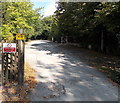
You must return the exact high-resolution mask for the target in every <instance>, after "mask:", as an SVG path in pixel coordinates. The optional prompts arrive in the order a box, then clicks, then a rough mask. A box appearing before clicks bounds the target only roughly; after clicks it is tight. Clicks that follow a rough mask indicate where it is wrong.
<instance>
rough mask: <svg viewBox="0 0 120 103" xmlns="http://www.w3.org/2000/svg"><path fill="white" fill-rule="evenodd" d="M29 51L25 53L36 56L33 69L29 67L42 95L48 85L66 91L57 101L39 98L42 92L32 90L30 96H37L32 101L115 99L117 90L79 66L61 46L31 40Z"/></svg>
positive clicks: (99, 76)
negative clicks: (33, 70)
mask: <svg viewBox="0 0 120 103" xmlns="http://www.w3.org/2000/svg"><path fill="white" fill-rule="evenodd" d="M31 47H33V48H34V49H32V48H31ZM30 48H31V49H30V51H27V52H29V53H30V52H33V53H34V54H36V57H35V58H36V59H35V61H36V65H34V66H33V64H32V63H31V66H33V68H34V69H35V70H36V71H37V72H36V73H37V75H36V78H37V81H38V85H39V86H41V85H44V88H43V89H42V90H43V91H44V92H45V91H47V90H49V84H50V85H51V86H56V85H62V86H63V87H64V89H65V90H64V91H66V92H65V94H64V93H63V92H62V93H63V95H61V96H60V97H59V99H58V97H56V98H55V97H54V96H53V95H52V96H51V94H50V95H47V96H43V97H42V95H45V94H44V93H43V92H42V93H43V94H39V93H38V92H37V91H38V88H40V87H36V89H34V95H41V97H39V98H37V97H36V98H35V99H36V100H38V101H39V100H61V101H62V100H63V101H66V100H73V101H84V100H86V101H105V100H109V101H110V100H117V96H118V94H117V93H118V92H117V88H116V87H113V86H112V84H110V83H109V82H108V80H107V78H106V77H105V76H104V75H103V74H102V73H100V72H98V71H97V70H95V69H94V68H92V67H91V66H88V65H86V64H85V63H83V62H82V61H81V60H80V58H79V57H76V56H74V55H73V53H72V52H68V51H67V49H64V48H63V47H62V46H61V45H58V44H56V43H52V42H46V43H44V42H43V41H42V43H41V41H35V42H31V43H30ZM29 53H28V54H29ZM76 53H77V52H76ZM27 58H28V59H29V57H27ZM45 88H47V90H46V89H45ZM61 91H62V90H61ZM48 92H49V91H48ZM59 92H60V91H59ZM56 93H58V91H56ZM53 94H54V93H53ZM54 95H55V96H57V95H58V94H54ZM110 95H111V96H110ZM40 98H41V99H40Z"/></svg>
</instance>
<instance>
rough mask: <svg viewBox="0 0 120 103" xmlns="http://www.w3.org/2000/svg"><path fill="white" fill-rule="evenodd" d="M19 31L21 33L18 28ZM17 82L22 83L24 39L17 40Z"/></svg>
mask: <svg viewBox="0 0 120 103" xmlns="http://www.w3.org/2000/svg"><path fill="white" fill-rule="evenodd" d="M19 33H23V30H22V29H20V31H19ZM18 79H19V80H18V84H19V85H23V83H24V41H23V40H18Z"/></svg>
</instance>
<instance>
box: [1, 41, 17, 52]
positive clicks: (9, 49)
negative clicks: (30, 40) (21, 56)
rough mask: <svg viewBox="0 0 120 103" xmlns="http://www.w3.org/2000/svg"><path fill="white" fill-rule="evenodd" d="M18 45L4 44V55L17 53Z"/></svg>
mask: <svg viewBox="0 0 120 103" xmlns="http://www.w3.org/2000/svg"><path fill="white" fill-rule="evenodd" d="M15 52H16V43H3V53H15Z"/></svg>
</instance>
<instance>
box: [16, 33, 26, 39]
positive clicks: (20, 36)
mask: <svg viewBox="0 0 120 103" xmlns="http://www.w3.org/2000/svg"><path fill="white" fill-rule="evenodd" d="M24 39H25V35H24V34H17V35H16V40H24Z"/></svg>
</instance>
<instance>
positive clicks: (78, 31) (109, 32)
mask: <svg viewBox="0 0 120 103" xmlns="http://www.w3.org/2000/svg"><path fill="white" fill-rule="evenodd" d="M119 18H120V2H116V3H107V2H106V3H105V2H103V3H102V2H101V3H100V2H94V3H92V2H87V3H84V2H79V3H78V2H77V3H74V2H58V7H57V10H56V12H55V15H54V20H53V21H54V24H53V27H52V30H53V31H56V32H55V33H54V35H52V36H53V37H54V38H60V37H61V36H63V37H64V38H65V37H66V36H68V37H69V38H72V39H73V42H77V43H80V45H81V46H82V47H85V48H87V47H88V45H92V49H94V50H97V51H101V42H102V37H101V35H102V34H103V52H105V53H112V54H114V53H116V51H117V50H118V49H117V48H118V39H117V34H118V33H119V32H120V19H119ZM54 29H55V30H54ZM56 35H57V37H56ZM69 41H70V42H72V40H71V39H70V40H69ZM114 50H116V51H114ZM113 52H114V53H113Z"/></svg>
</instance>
